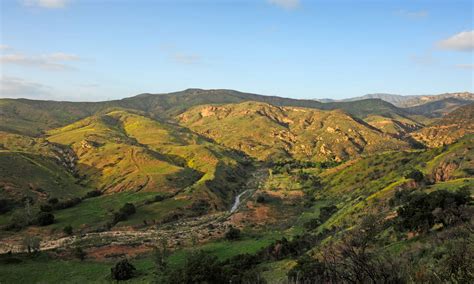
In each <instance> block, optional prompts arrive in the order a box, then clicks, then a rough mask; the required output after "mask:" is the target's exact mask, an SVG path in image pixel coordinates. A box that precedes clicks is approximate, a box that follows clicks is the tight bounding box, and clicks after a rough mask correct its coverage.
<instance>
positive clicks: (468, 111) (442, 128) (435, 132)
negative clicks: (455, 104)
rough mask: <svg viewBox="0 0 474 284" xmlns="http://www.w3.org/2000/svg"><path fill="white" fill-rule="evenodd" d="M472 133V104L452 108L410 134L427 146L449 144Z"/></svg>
mask: <svg viewBox="0 0 474 284" xmlns="http://www.w3.org/2000/svg"><path fill="white" fill-rule="evenodd" d="M472 133H474V104H470V105H466V106H463V107H460V108H458V109H456V110H454V111H453V112H451V113H449V114H448V115H446V116H445V117H443V118H441V119H440V120H438V121H437V122H435V123H433V124H431V125H428V126H427V127H425V128H422V129H420V130H418V131H416V132H414V133H412V134H411V136H412V137H413V138H414V139H416V140H418V141H420V142H422V143H424V144H426V145H428V146H429V147H438V146H442V145H447V144H451V143H453V142H455V141H456V140H458V139H459V138H461V137H463V136H464V135H466V134H472Z"/></svg>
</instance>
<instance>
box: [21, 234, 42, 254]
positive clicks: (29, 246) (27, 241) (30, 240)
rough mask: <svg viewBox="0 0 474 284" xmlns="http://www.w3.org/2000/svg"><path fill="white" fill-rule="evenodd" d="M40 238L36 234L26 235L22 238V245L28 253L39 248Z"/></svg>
mask: <svg viewBox="0 0 474 284" xmlns="http://www.w3.org/2000/svg"><path fill="white" fill-rule="evenodd" d="M40 245H41V238H39V237H36V236H26V237H25V238H24V239H23V246H24V247H25V249H26V250H27V251H28V253H29V254H31V253H33V252H38V251H39V250H40Z"/></svg>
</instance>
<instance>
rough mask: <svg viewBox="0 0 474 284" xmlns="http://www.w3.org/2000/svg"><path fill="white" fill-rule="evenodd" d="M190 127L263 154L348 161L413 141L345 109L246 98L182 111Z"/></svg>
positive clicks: (264, 157) (256, 154) (265, 157)
mask: <svg viewBox="0 0 474 284" xmlns="http://www.w3.org/2000/svg"><path fill="white" fill-rule="evenodd" d="M178 119H179V121H180V122H181V123H182V124H183V125H184V126H186V127H189V128H190V129H192V130H193V131H196V132H198V133H200V134H202V135H204V136H207V137H209V138H211V139H213V140H215V141H216V142H218V143H220V144H222V145H225V146H227V147H230V148H233V149H236V150H239V151H243V152H245V153H247V154H248V155H250V156H252V157H255V158H258V159H260V160H274V161H276V160H279V159H288V158H295V159H299V160H313V161H325V160H335V161H342V160H347V159H349V158H353V157H356V156H359V155H361V154H368V153H373V152H379V151H387V150H398V149H404V148H408V144H407V143H406V142H403V141H401V140H398V139H396V138H393V137H391V136H389V135H385V134H384V133H382V132H381V131H379V130H377V129H375V128H373V127H371V126H369V125H368V124H365V123H364V122H363V121H361V120H358V119H354V118H353V117H351V116H350V115H348V114H346V113H344V112H342V111H318V110H312V109H308V108H294V107H275V106H272V105H269V104H265V103H257V102H246V103H240V104H232V105H223V106H200V107H196V108H193V109H191V110H189V111H187V112H185V113H183V114H181V115H180V116H179V117H178Z"/></svg>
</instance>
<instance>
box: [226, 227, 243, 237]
mask: <svg viewBox="0 0 474 284" xmlns="http://www.w3.org/2000/svg"><path fill="white" fill-rule="evenodd" d="M225 238H226V239H227V240H229V241H234V240H238V239H240V230H239V229H237V228H234V227H233V226H230V227H229V229H228V230H227V232H226V233H225Z"/></svg>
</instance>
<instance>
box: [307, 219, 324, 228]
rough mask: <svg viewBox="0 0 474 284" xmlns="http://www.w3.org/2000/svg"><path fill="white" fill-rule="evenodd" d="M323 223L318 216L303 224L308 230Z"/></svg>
mask: <svg viewBox="0 0 474 284" xmlns="http://www.w3.org/2000/svg"><path fill="white" fill-rule="evenodd" d="M320 225H321V221H320V220H319V219H318V218H313V219H311V220H309V221H307V222H306V223H304V224H303V227H304V228H305V229H306V230H314V229H316V228H317V227H319V226H320Z"/></svg>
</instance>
